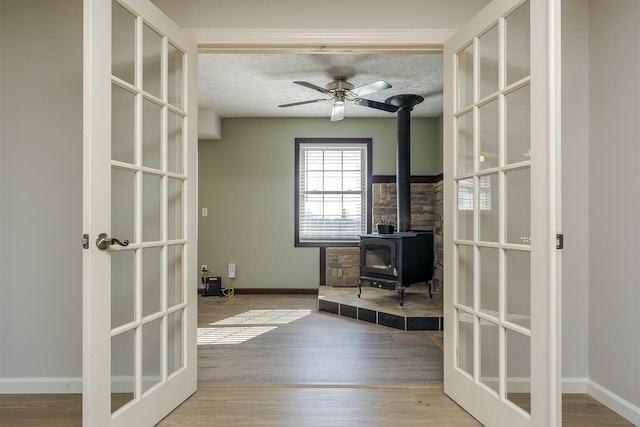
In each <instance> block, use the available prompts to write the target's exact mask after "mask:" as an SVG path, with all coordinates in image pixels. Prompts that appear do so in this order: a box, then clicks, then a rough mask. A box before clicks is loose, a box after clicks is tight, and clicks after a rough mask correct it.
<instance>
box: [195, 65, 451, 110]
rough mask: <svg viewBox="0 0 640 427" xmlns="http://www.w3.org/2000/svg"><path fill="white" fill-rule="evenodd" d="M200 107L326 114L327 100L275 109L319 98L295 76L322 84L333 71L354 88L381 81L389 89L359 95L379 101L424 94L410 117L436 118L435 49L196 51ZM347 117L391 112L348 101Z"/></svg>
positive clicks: (437, 74) (438, 87) (439, 80)
mask: <svg viewBox="0 0 640 427" xmlns="http://www.w3.org/2000/svg"><path fill="white" fill-rule="evenodd" d="M198 73H199V81H198V85H199V89H198V90H199V94H198V96H199V99H198V104H199V106H200V107H206V108H212V109H213V110H215V111H216V112H217V113H218V114H219V115H220V116H221V117H224V118H226V117H327V120H328V119H329V117H330V115H331V107H332V103H331V102H329V101H327V102H316V103H313V104H306V105H298V106H294V107H287V108H279V107H278V105H280V104H287V103H292V102H299V101H307V100H312V99H320V98H323V97H324V95H323V94H322V93H320V92H318V91H315V90H313V89H309V88H307V87H304V86H300V85H297V84H294V83H293V82H294V81H296V80H301V81H306V82H309V83H312V84H314V85H317V86H320V87H325V85H326V84H327V83H329V82H330V81H332V80H333V78H334V77H336V76H345V77H347V78H348V80H349V81H350V82H351V83H353V84H354V85H355V86H356V87H357V86H362V85H365V84H368V83H371V82H374V81H377V80H385V81H387V82H388V83H390V84H391V85H392V87H391V88H389V89H386V90H383V91H380V92H376V93H373V94H370V95H366V96H364V97H363V98H367V99H371V100H374V101H379V102H384V100H385V99H387V98H389V97H391V96H394V95H400V94H416V95H421V96H423V97H424V98H425V101H424V102H423V103H422V104H419V105H417V106H416V107H414V110H413V113H412V116H414V117H438V116H439V115H440V114H441V113H442V55H441V54H317V55H316V54H299V53H283V54H276V53H260V54H258V53H255V54H254V53H243V54H231V53H202V54H200V55H199V69H198ZM349 117H392V114H391V113H387V112H384V111H379V110H375V109H373V108H368V107H364V106H358V105H353V104H351V103H348V104H347V105H346V107H345V119H348V118H349Z"/></svg>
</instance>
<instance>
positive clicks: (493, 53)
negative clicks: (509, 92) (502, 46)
mask: <svg viewBox="0 0 640 427" xmlns="http://www.w3.org/2000/svg"><path fill="white" fill-rule="evenodd" d="M479 46H480V47H479V52H480V53H479V56H480V58H479V60H480V73H479V74H480V75H479V86H480V99H482V98H484V97H486V96H489V95H491V94H492V93H495V92H496V91H497V90H498V26H497V25H495V26H493V27H492V28H491V29H490V30H489V31H487V32H486V33H484V34H483V35H482V36H480V38H479Z"/></svg>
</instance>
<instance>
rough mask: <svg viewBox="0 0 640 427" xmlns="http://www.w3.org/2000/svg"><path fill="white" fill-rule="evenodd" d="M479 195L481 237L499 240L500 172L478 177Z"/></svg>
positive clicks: (484, 239)
mask: <svg viewBox="0 0 640 427" xmlns="http://www.w3.org/2000/svg"><path fill="white" fill-rule="evenodd" d="M478 185H479V187H480V188H479V189H478V196H479V198H480V200H479V204H480V229H479V230H478V231H479V234H480V236H479V238H480V240H482V241H484V242H494V243H497V242H498V233H499V219H500V215H499V212H498V200H499V197H498V195H499V193H500V192H499V191H498V174H495V173H494V174H491V175H486V176H481V177H480V178H479V179H478Z"/></svg>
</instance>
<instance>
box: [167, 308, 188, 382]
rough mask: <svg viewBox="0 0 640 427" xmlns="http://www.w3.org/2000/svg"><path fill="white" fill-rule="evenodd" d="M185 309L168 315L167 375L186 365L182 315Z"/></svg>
mask: <svg viewBox="0 0 640 427" xmlns="http://www.w3.org/2000/svg"><path fill="white" fill-rule="evenodd" d="M183 313H184V311H183V310H180V311H176V312H175V313H169V314H168V315H167V375H168V376H170V375H171V374H173V373H174V372H176V371H177V370H179V369H180V368H182V367H183V366H184V362H183V357H182V316H183Z"/></svg>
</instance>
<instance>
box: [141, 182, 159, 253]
mask: <svg viewBox="0 0 640 427" xmlns="http://www.w3.org/2000/svg"><path fill="white" fill-rule="evenodd" d="M160 182H161V180H160V177H159V176H155V175H149V174H144V175H143V181H142V196H143V197H142V241H143V242H154V241H158V240H160V235H161V233H160V231H161V229H162V222H161V218H162V216H161V212H162V203H161V200H162V198H161V194H162V193H161V186H160Z"/></svg>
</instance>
